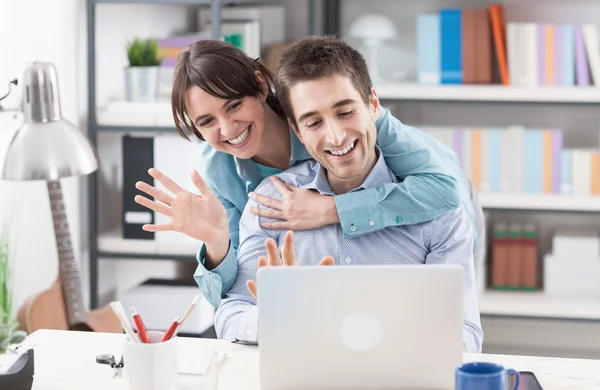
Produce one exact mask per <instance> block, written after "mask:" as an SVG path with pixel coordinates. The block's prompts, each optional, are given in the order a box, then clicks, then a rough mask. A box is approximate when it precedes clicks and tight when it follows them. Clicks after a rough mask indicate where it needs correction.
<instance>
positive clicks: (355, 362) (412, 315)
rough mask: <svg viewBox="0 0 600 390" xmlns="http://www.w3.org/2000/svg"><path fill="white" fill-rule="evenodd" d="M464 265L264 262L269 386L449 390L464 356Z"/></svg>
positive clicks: (262, 350) (281, 389) (262, 342)
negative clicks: (271, 264)
mask: <svg viewBox="0 0 600 390" xmlns="http://www.w3.org/2000/svg"><path fill="white" fill-rule="evenodd" d="M462 272H463V271H462V268H460V266H458V265H414V266H412V265H392V266H388V265H385V266H331V267H317V266H297V267H263V268H261V269H260V270H259V271H258V275H257V284H258V302H259V304H258V311H259V346H258V348H259V359H260V381H261V388H262V389H264V390H271V389H278V390H292V389H298V390H299V389H302V390H311V389H325V388H326V389H344V390H352V389H361V390H362V389H367V388H368V389H379V388H382V389H383V388H385V389H387V388H390V389H392V388H393V389H415V390H416V389H452V388H453V387H454V370H455V369H456V367H457V366H458V365H459V364H460V363H461V362H462V353H463V350H462V348H463V347H462V345H463V343H462V337H463V306H462V302H463V295H462V292H463V274H462Z"/></svg>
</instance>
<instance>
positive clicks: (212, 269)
mask: <svg viewBox="0 0 600 390" xmlns="http://www.w3.org/2000/svg"><path fill="white" fill-rule="evenodd" d="M273 85H274V84H273V76H272V75H271V73H270V72H269V71H268V70H267V69H266V68H265V67H264V66H263V65H262V64H261V63H260V62H258V61H256V60H254V59H252V58H249V57H248V56H247V55H246V54H245V53H244V52H243V51H241V50H239V49H237V48H236V47H234V46H233V45H230V44H229V43H226V42H221V41H215V40H204V41H199V42H197V43H195V44H194V45H192V47H191V48H190V49H188V50H186V51H184V52H183V53H181V54H180V55H179V58H178V61H177V68H176V70H175V76H174V80H173V91H172V98H171V99H172V109H173V116H174V119H175V124H176V127H177V131H178V132H179V134H181V135H182V136H183V137H185V138H187V139H190V138H189V137H190V135H193V137H195V138H197V139H199V140H201V141H202V142H200V144H199V147H200V151H201V155H200V161H201V162H200V174H199V173H198V172H196V171H193V172H192V180H193V182H194V183H195V184H196V186H197V187H198V190H199V191H200V193H201V194H202V195H195V194H192V193H190V192H188V191H185V190H182V189H181V188H180V187H179V186H178V185H177V184H176V183H173V182H172V181H171V180H170V179H169V178H167V177H165V176H164V175H162V174H161V173H160V172H159V171H158V170H156V169H151V170H150V171H149V173H150V175H151V176H152V177H153V178H155V179H156V180H158V181H159V182H161V183H162V184H163V185H164V186H165V187H166V188H167V189H168V190H169V191H170V192H172V193H173V195H172V196H170V195H168V194H166V193H164V192H161V191H158V190H157V189H155V188H154V187H152V186H150V185H148V184H146V183H143V182H140V183H137V185H136V187H137V188H138V189H140V190H141V191H143V192H145V193H147V194H148V195H150V196H151V197H154V198H155V199H156V200H155V201H152V200H149V199H147V198H145V197H143V196H136V199H135V200H136V202H138V203H139V204H141V205H144V206H146V207H148V208H150V209H152V210H155V211H157V212H159V213H162V214H165V215H167V216H169V217H170V218H171V223H169V224H166V225H145V226H144V227H143V229H144V230H147V231H167V230H172V231H179V232H182V233H184V234H187V235H188V236H190V237H193V238H195V239H197V240H200V241H202V243H203V245H202V246H201V248H200V251H199V253H198V261H199V267H198V270H197V272H196V274H195V275H194V277H195V279H196V282H197V283H198V285H199V286H200V288H201V289H202V292H203V293H204V296H205V297H206V298H207V299H208V300H209V301H210V302H211V303H212V304H213V305H214V306H215V307H217V306H218V305H219V303H220V299H221V297H222V296H224V295H225V294H226V293H227V291H228V290H229V288H230V287H231V285H232V283H233V281H234V280H235V277H236V275H237V259H236V253H237V248H238V244H239V236H238V232H239V226H238V224H239V219H240V216H241V214H242V212H243V210H244V207H245V205H246V202H247V201H248V197H251V198H252V199H255V200H256V201H258V202H259V203H261V204H263V205H265V206H267V208H260V209H255V210H252V211H253V212H254V213H255V214H258V215H261V216H265V217H269V218H271V219H277V220H280V222H274V223H265V224H263V227H264V228H266V229H292V230H302V229H311V228H318V227H321V226H324V225H327V224H332V223H340V224H341V226H342V228H343V231H344V233H345V234H346V235H347V236H349V237H352V236H356V235H360V234H364V233H367V232H370V231H374V230H378V229H382V228H384V227H386V226H391V225H400V224H414V223H419V222H424V221H427V220H431V219H433V218H435V217H437V216H439V215H440V214H442V213H443V212H445V211H447V210H449V209H453V208H456V207H458V206H459V204H460V199H461V195H460V194H459V190H458V189H457V179H455V176H456V175H457V174H456V173H455V172H453V171H452V170H451V169H450V168H445V167H446V165H447V162H446V161H448V160H444V161H445V162H444V163H442V161H443V159H444V158H446V157H442V156H441V154H444V153H446V150H445V149H442V148H441V147H440V146H439V145H436V146H431V145H430V144H431V143H432V142H433V141H432V140H433V138H428V136H426V135H424V134H423V133H421V132H419V131H418V130H416V129H414V128H412V127H409V126H404V125H402V124H401V123H400V122H399V121H398V120H396V119H395V118H393V117H392V116H391V115H390V113H389V111H387V110H385V109H383V108H382V109H381V110H380V113H379V118H378V120H377V132H378V136H377V143H378V145H379V146H380V148H381V150H382V153H383V156H384V158H385V160H386V163H387V164H388V166H389V167H390V168H391V169H392V171H393V172H394V173H395V174H396V176H398V177H401V178H403V181H401V182H400V183H389V184H386V185H384V186H382V187H380V188H370V189H366V190H364V191H359V192H353V193H348V194H344V195H338V196H333V197H332V196H322V195H319V194H317V193H314V192H312V191H308V190H303V189H299V188H295V187H289V186H285V185H283V183H282V182H281V181H279V180H278V179H277V178H276V177H274V176H273V175H275V174H277V173H279V172H281V171H283V170H285V169H287V168H289V167H290V166H292V165H294V164H296V163H298V162H301V161H304V160H306V159H310V158H311V156H310V155H309V154H308V153H307V151H306V149H305V148H304V146H303V145H302V143H300V141H299V140H298V139H297V138H296V136H295V134H294V132H293V130H291V129H290V128H289V127H288V123H287V120H286V116H285V114H284V112H283V110H282V108H281V106H280V104H279V102H278V100H277V98H276V96H274V93H273V90H274V88H273ZM434 148H437V151H436V150H434ZM443 164H444V166H442V165H443ZM267 177H271V180H273V182H274V183H275V185H276V186H277V188H278V189H279V191H280V193H281V194H282V196H283V200H282V201H279V200H276V199H270V198H265V197H262V196H257V195H256V194H253V193H252V191H253V190H254V189H255V188H256V187H257V186H258V184H259V183H260V182H261V181H262V180H263V179H264V178H267Z"/></svg>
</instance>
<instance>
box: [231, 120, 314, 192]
mask: <svg viewBox="0 0 600 390" xmlns="http://www.w3.org/2000/svg"><path fill="white" fill-rule="evenodd" d="M288 131H289V133H290V145H291V149H292V150H291V157H290V167H292V166H294V165H296V164H298V163H299V162H302V161H305V160H310V159H312V156H311V155H310V154H308V152H307V151H306V148H305V147H304V145H303V144H302V142H300V140H299V139H298V137H297V136H296V133H295V132H294V130H293V129H292V128H291V127H289V128H288ZM234 160H235V166H236V171H237V174H238V176H239V177H241V178H242V179H244V180H245V181H246V191H247V192H250V191H254V190H255V189H256V187H257V186H258V185H259V184H260V182H261V181H262V180H263V177H262V175H261V174H260V172H259V170H258V167H257V166H256V163H255V162H254V161H253V160H252V159H240V158H237V157H234Z"/></svg>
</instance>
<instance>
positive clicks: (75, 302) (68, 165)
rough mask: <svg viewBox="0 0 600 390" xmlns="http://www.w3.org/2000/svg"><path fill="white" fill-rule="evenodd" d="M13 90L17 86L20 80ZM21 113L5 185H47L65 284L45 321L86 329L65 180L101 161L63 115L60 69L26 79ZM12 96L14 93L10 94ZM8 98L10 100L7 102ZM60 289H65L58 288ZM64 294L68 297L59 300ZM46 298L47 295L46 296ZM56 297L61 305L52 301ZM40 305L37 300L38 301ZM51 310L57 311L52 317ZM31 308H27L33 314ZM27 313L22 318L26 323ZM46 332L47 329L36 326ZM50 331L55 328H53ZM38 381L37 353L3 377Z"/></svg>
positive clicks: (5, 152) (5, 154)
mask: <svg viewBox="0 0 600 390" xmlns="http://www.w3.org/2000/svg"><path fill="white" fill-rule="evenodd" d="M11 84H15V85H17V82H16V80H15V81H13V82H11ZM20 84H21V85H22V97H21V111H22V114H23V123H22V124H21V126H20V127H18V128H17V129H15V130H14V131H12V132H10V133H8V134H7V135H6V136H5V137H6V138H4V139H3V140H2V141H3V142H2V144H1V145H0V180H8V181H28V180H44V181H46V182H47V188H48V194H49V198H50V207H51V209H52V219H53V222H54V235H55V239H56V248H57V251H58V260H59V281H58V282H57V285H55V287H54V289H53V290H48V291H46V292H45V293H44V294H48V292H52V294H49V295H46V299H44V302H40V303H39V305H38V306H44V305H45V306H46V308H45V313H44V314H45V316H46V317H47V315H48V314H49V313H51V312H54V313H55V315H57V316H62V317H64V316H65V314H66V317H67V318H60V319H58V321H57V319H56V318H51V319H49V320H48V323H49V324H52V325H54V324H57V323H58V324H60V323H63V322H64V323H65V324H67V323H68V325H69V328H70V329H79V330H83V329H84V328H86V325H85V324H86V311H85V310H84V305H83V298H82V296H81V293H80V292H81V284H80V281H79V274H78V272H77V263H76V261H75V256H74V254H73V249H72V245H71V239H70V234H69V226H68V222H67V215H66V210H65V207H64V202H63V196H62V189H61V186H60V179H61V178H63V177H70V176H79V175H87V174H90V173H92V172H94V171H95V170H96V169H98V156H97V154H96V151H95V150H94V148H93V147H92V145H91V144H90V142H89V141H88V139H87V138H86V137H85V136H84V135H83V134H82V133H81V132H80V131H78V130H77V128H75V126H74V125H73V124H71V123H70V122H68V121H67V120H65V119H63V118H62V116H61V110H60V99H59V93H58V78H57V76H56V69H55V68H54V65H52V64H50V63H44V62H35V63H33V64H32V65H30V66H28V67H27V68H26V69H25V72H24V73H23V79H22V80H21V83H20ZM9 92H10V90H9ZM5 97H6V96H5ZM58 285H60V288H59V287H58ZM57 292H58V293H60V292H62V294H57ZM40 295H41V294H40ZM49 296H53V297H54V298H57V299H54V300H52V299H48V297H49ZM34 299H35V298H34ZM48 305H51V306H53V310H50V311H48V310H49V309H50V308H49V307H48ZM32 307H35V306H32V304H31V303H28V304H27V305H26V306H24V308H25V309H31V308H32ZM24 311H25V313H24V314H25V315H23V317H24V318H19V322H21V321H24V322H25V324H23V323H21V326H25V328H26V329H27V330H28V331H33V330H35V329H31V328H33V327H34V324H32V321H35V319H34V317H35V316H34V313H32V312H31V311H30V310H24ZM21 315H22V313H19V317H21ZM36 325H37V326H35V327H41V325H42V324H40V323H39V321H38V324H36ZM47 327H52V326H51V325H49V326H47ZM32 376H33V351H32V350H29V351H28V352H27V353H26V354H23V355H22V356H21V357H20V358H19V360H18V361H17V363H15V364H14V365H13V367H12V368H11V369H9V371H8V372H7V373H5V374H3V375H0V388H10V389H15V390H16V389H30V388H31V380H32Z"/></svg>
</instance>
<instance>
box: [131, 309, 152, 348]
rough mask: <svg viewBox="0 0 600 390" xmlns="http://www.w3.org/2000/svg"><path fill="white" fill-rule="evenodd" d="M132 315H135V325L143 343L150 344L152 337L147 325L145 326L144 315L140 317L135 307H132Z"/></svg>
mask: <svg viewBox="0 0 600 390" xmlns="http://www.w3.org/2000/svg"><path fill="white" fill-rule="evenodd" d="M131 315H132V316H133V322H134V324H135V327H136V328H137V331H138V334H139V335H140V339H141V340H142V343H145V344H150V339H149V338H148V333H147V332H146V326H144V321H142V317H140V315H139V314H138V312H137V311H136V310H135V308H134V307H132V308H131Z"/></svg>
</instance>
